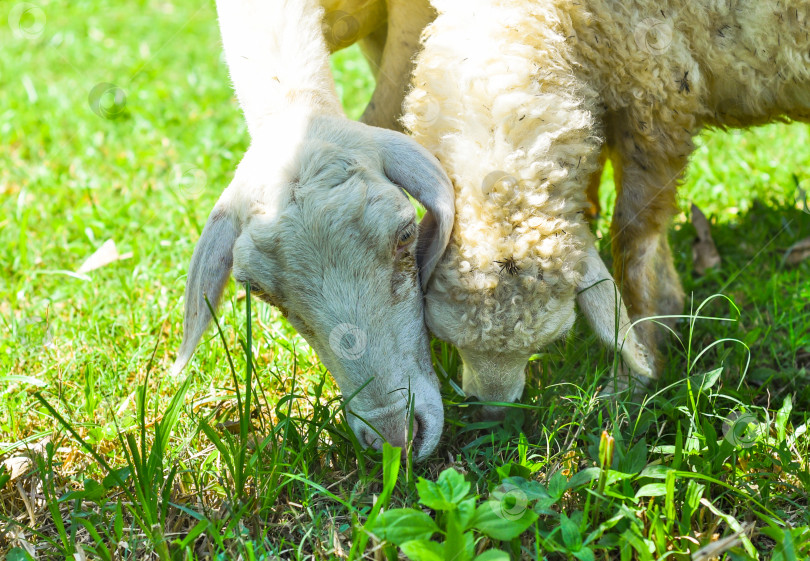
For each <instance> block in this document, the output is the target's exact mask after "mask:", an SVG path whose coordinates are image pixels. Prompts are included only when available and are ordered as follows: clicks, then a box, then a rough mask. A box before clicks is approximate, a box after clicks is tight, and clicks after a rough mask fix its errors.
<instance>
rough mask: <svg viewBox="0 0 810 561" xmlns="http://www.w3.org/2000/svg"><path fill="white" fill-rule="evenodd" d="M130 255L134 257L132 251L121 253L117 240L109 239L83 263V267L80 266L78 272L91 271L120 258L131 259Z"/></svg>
mask: <svg viewBox="0 0 810 561" xmlns="http://www.w3.org/2000/svg"><path fill="white" fill-rule="evenodd" d="M130 257H132V253H131V252H129V253H124V254H119V253H118V248H116V247H115V242H114V241H113V240H107V241H106V242H104V243H103V244H101V247H100V248H98V249H97V250H96V251H95V252H94V253H93V255H91V256H90V257H88V258H87V260H85V262H84V263H82V265H81V267H79V268H78V269H77V270H76V272H77V273H79V274H85V273H89V272H90V271H94V270H95V269H100V268H101V267H105V266H107V265H109V264H110V263H114V262H116V261H118V260H120V259H129V258H130Z"/></svg>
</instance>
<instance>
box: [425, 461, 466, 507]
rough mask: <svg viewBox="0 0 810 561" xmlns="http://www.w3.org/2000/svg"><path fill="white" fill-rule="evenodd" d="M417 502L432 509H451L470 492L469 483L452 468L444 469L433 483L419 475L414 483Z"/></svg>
mask: <svg viewBox="0 0 810 561" xmlns="http://www.w3.org/2000/svg"><path fill="white" fill-rule="evenodd" d="M416 490H417V491H418V492H419V502H420V503H422V504H423V505H425V506H426V507H428V508H432V509H433V510H453V509H455V508H456V505H457V503H459V502H460V501H462V500H464V499H465V498H466V497H467V494H468V493H469V492H470V483H469V481H467V480H465V479H464V476H463V475H461V474H460V473H459V472H457V471H456V470H454V469H453V468H448V469H446V470H444V471H443V472H442V473H441V474H440V475H439V478H438V479H437V480H436V482H435V483H434V482H433V481H429V480H427V479H425V478H424V477H420V478H419V481H418V482H417V483H416Z"/></svg>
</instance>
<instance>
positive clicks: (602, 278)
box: [577, 246, 655, 378]
mask: <svg viewBox="0 0 810 561" xmlns="http://www.w3.org/2000/svg"><path fill="white" fill-rule="evenodd" d="M577 302H578V303H579V307H580V309H581V310H582V313H583V314H585V317H586V318H587V319H588V323H590V324H591V327H592V328H593V330H594V332H595V333H596V335H597V337H599V339H600V340H601V341H602V343H604V344H605V345H607V346H608V347H612V348H616V347H617V346H618V347H619V348H620V349H621V353H622V358H623V359H624V361H625V363H627V365H628V366H629V367H630V369H631V370H632V371H633V373H634V374H637V375H639V376H643V377H645V378H654V377H655V371H654V367H653V364H654V361H653V354H652V353H651V352H650V350H649V349H648V348H647V347H646V346H645V345H644V344H643V343H642V342H641V340H640V339H639V337H638V334H637V333H636V331H635V330H634V329H633V328H632V327H631V323H630V319H629V318H628V316H627V309H626V308H625V306H624V302H622V300H621V295H620V292H619V289H618V287H617V286H616V283H615V282H614V281H613V277H612V276H611V275H610V273H609V272H608V270H607V267H605V264H604V262H603V261H602V258H601V257H599V252H597V251H596V247H594V246H591V247H589V248H588V251H587V253H586V256H585V272H584V275H583V277H582V283H581V284H580V286H579V292H578V293H577ZM617 308H618V309H617Z"/></svg>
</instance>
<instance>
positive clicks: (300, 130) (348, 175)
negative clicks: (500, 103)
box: [172, 0, 454, 460]
mask: <svg viewBox="0 0 810 561" xmlns="http://www.w3.org/2000/svg"><path fill="white" fill-rule="evenodd" d="M326 3H327V4H329V5H328V6H327V7H328V11H326V12H325V11H324V10H323V9H322V8H321V6H319V5H318V4H317V3H316V2H314V1H312V0H306V1H303V0H219V1H218V2H217V10H218V14H219V20H220V27H221V31H222V38H223V43H224V47H225V55H226V59H227V61H228V66H229V68H230V71H231V77H232V79H233V83H234V87H235V89H236V94H237V97H238V99H239V102H240V104H241V106H242V109H243V111H244V114H245V119H246V121H247V125H248V130H249V132H250V136H251V144H250V147H249V149H248V151H247V153H246V154H245V156H244V159H243V160H242V162H241V163H240V164H239V167H238V168H237V170H236V173H235V175H234V178H233V181H232V182H231V184H230V185H229V186H228V187H227V189H225V191H224V192H223V193H222V195H221V197H220V198H219V200H218V201H217V203H216V205H215V206H214V209H213V211H212V212H211V214H210V216H209V218H208V221H207V223H206V225H205V228H204V229H203V232H202V234H201V236H200V239H199V241H198V243H197V245H196V247H195V249H194V254H193V256H192V259H191V264H190V266H189V273H188V278H187V282H186V292H185V313H184V334H183V342H182V345H181V348H180V350H179V352H178V356H177V359H176V362H175V364H174V366H173V368H172V371H173V373H175V374H177V373H179V372H180V371H181V370H182V369H183V368H184V367H185V365H186V364H187V363H188V361H189V360H190V358H191V356H192V354H193V353H194V349H195V347H196V346H197V344H198V343H199V341H200V338H201V337H202V335H203V333H204V332H205V330H206V328H207V326H208V325H209V324H210V323H211V313H210V311H209V307H208V304H209V302H210V305H211V306H212V307H214V308H216V306H217V305H218V303H219V300H220V299H221V296H222V293H223V290H224V288H225V285H226V283H227V282H228V278H229V277H230V275H231V271H232V270H233V276H234V277H235V278H236V280H237V281H238V282H242V283H248V284H249V285H250V288H251V290H252V292H253V294H256V295H258V296H259V297H261V298H262V299H264V300H266V301H267V302H269V303H271V304H273V305H275V306H277V307H278V308H279V309H280V310H281V311H282V312H283V313H284V315H285V316H286V317H287V319H288V320H289V321H290V323H291V324H292V325H293V326H294V327H295V328H296V329H297V330H298V331H299V332H300V333H301V335H303V336H304V338H305V339H306V340H307V341H308V342H309V344H310V345H311V346H312V347H313V348H314V349H315V351H316V352H317V353H318V356H319V357H320V359H321V361H322V362H323V363H324V364H325V365H326V367H327V368H328V369H329V371H330V372H331V373H332V375H333V376H334V377H335V379H336V381H337V382H338V385H339V386H340V389H341V391H342V392H343V394H344V395H345V396H352V399H351V401H350V402H349V403H348V406H347V411H348V413H349V415H348V417H349V424H350V426H351V427H352V430H353V431H354V432H355V434H356V435H357V437H358V439H359V441H360V443H361V444H362V445H364V446H369V445H370V446H374V447H376V448H379V447H380V446H381V444H382V439H383V438H384V439H385V440H388V441H389V442H391V443H392V444H394V445H396V446H401V447H403V450H404V449H405V447H406V446H408V445H410V444H411V443H412V444H413V455H414V458H416V459H417V460H419V459H422V458H424V457H425V456H426V455H427V454H428V453H430V452H431V451H432V450H433V448H434V447H435V445H436V443H437V442H438V440H439V435H440V434H441V430H442V425H443V421H444V417H443V409H442V401H441V396H440V394H439V385H438V380H437V378H436V374H435V372H434V371H433V367H432V365H431V360H430V357H431V355H430V347H429V338H428V334H427V330H426V328H425V326H424V320H423V316H424V311H423V293H422V288H423V286H424V285H425V284H426V283H427V282H428V281H429V279H430V277H431V274H432V270H433V268H434V266H435V263H436V261H437V260H438V258H439V256H440V255H441V254H442V252H443V250H444V247H445V245H446V244H447V240H448V238H449V234H450V228H451V226H452V221H453V215H454V207H453V204H454V200H453V190H452V185H451V184H450V182H449V179H448V178H447V176H446V175H445V173H444V171H443V170H442V169H441V167H440V166H439V164H438V162H437V161H436V159H435V158H434V157H433V156H432V155H430V154H429V153H428V152H427V151H426V150H425V149H424V148H422V147H421V146H419V144H417V143H416V142H415V141H413V140H411V139H409V138H408V137H407V136H405V135H403V134H401V133H399V132H394V131H392V130H386V129H382V128H377V127H374V126H369V125H367V124H362V123H356V122H353V121H350V120H348V119H347V118H346V116H345V115H344V113H343V109H342V108H341V106H340V103H339V101H338V98H337V94H336V91H335V85H334V81H333V79H332V76H331V74H330V70H329V65H328V56H329V50H330V49H336V48H339V47H341V46H345V45H342V43H343V42H345V41H346V40H347V37H346V36H344V35H343V34H341V33H335V32H334V30H332V32H330V29H329V27H328V25H327V26H325V25H324V22H328V21H329V18H333V19H334V18H335V17H344V18H345V17H350V18H351V20H350V21H351V22H352V25H356V26H357V29H355V32H354V33H353V35H352V37H350V38H349V39H368V41H369V43H370V45H368V47H369V48H368V49H367V50H368V51H369V52H370V56H371V57H372V58H373V59H374V60H375V62H376V64H377V65H378V67H379V74H380V80H379V81H378V83H379V86H378V88H377V91H376V92H375V96H374V98H373V99H372V103H371V104H370V105H369V108H368V109H367V111H366V114H365V120H366V122H368V123H374V124H381V125H391V124H392V123H395V122H396V120H395V119H396V115H397V114H398V113H399V105H400V103H401V99H402V96H403V95H404V88H405V85H406V84H407V80H408V75H409V71H410V66H411V61H410V52H411V51H412V50H413V49H415V48H416V45H417V44H418V35H419V32H420V31H421V29H422V27H423V26H424V24H425V23H426V21H429V19H430V18H431V17H432V11H431V10H430V8H429V6H428V5H427V3H426V2H424V1H423V2H417V3H416V4H410V5H409V9H408V10H405V9H404V8H403V6H404V3H403V4H398V3H390V5H389V6H388V10H387V12H386V10H385V5H384V4H383V2H382V0H379V2H376V3H375V2H359V1H358V2H354V3H352V2H339V1H328V2H326ZM345 10H350V12H346V11H345ZM351 10H354V11H351ZM405 12H407V13H405ZM336 14H337V15H336ZM386 22H387V23H386ZM324 30H326V31H327V33H326V36H324V32H323V31H324ZM383 38H385V40H383ZM400 52H404V53H405V54H399V53H400ZM390 76H397V77H398V78H396V79H389V78H390ZM402 190H405V191H407V192H408V193H409V194H410V195H412V196H413V197H414V198H415V199H417V200H419V201H420V202H421V203H422V204H423V205H424V207H425V208H426V211H427V213H426V215H425V218H424V219H423V220H422V221H421V222H420V223H419V225H418V226H417V224H416V214H415V211H414V208H413V206H412V205H411V203H410V201H409V200H408V198H407V196H406V195H405V194H404V193H403V192H402ZM206 300H207V301H206Z"/></svg>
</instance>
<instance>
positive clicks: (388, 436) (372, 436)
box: [361, 416, 422, 459]
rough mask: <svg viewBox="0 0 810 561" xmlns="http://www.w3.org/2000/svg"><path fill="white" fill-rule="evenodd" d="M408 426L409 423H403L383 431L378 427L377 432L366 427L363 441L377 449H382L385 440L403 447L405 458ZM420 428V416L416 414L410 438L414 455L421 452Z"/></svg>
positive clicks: (392, 444)
mask: <svg viewBox="0 0 810 561" xmlns="http://www.w3.org/2000/svg"><path fill="white" fill-rule="evenodd" d="M408 428H409V427H408V424H403V426H400V427H397V428H396V429H395V430H392V431H383V430H379V429H378V430H377V431H376V432H375V431H374V430H372V429H371V428H369V427H365V428H364V429H363V435H362V438H361V442H362V443H363V444H365V445H366V446H368V447H370V448H374V449H375V450H382V445H383V442H388V444H390V445H391V446H396V447H398V448H401V449H402V458H403V459H405V458H406V457H407V455H408V443H409V440H408ZM419 428H420V426H419V417H418V416H416V417H414V419H413V432H412V433H411V439H410V442H412V443H413V448H412V449H413V456H414V457H416V456H417V455H418V454H419V446H420V445H421V443H422V439H421V437H420V435H419ZM378 432H379V434H378ZM381 436H382V438H381Z"/></svg>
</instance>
